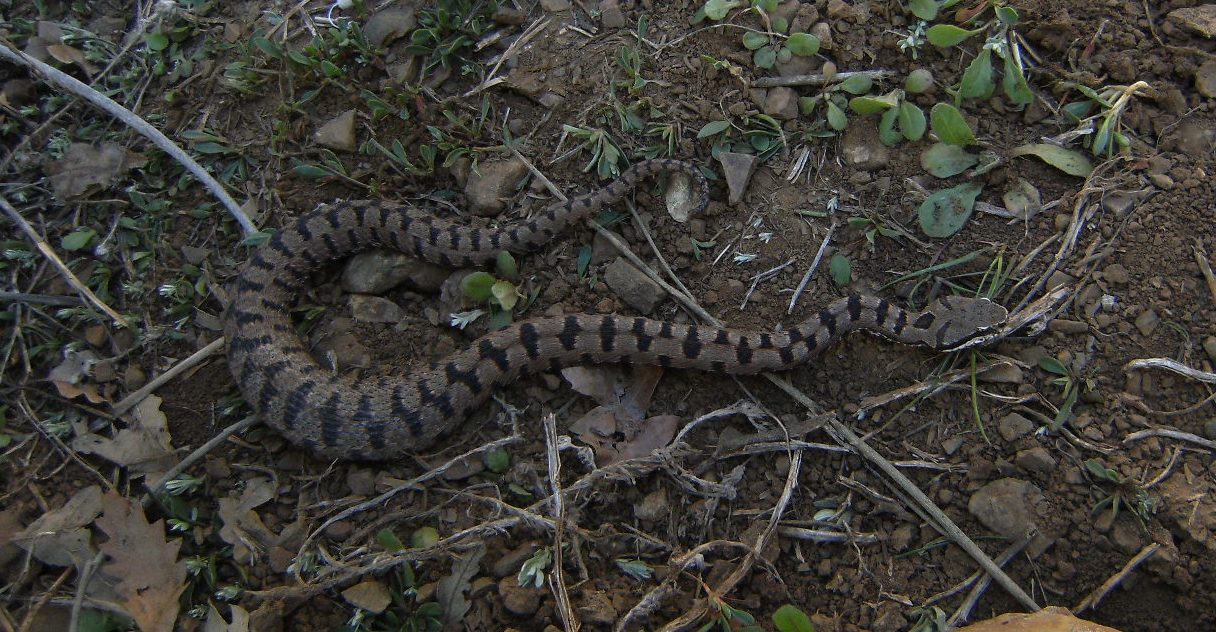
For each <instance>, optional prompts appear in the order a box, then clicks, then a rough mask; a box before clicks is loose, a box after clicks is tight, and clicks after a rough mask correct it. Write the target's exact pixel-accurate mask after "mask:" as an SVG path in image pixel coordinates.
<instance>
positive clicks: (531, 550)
mask: <svg viewBox="0 0 1216 632" xmlns="http://www.w3.org/2000/svg"><path fill="white" fill-rule="evenodd" d="M535 553H536V544H535V543H533V542H525V543H524V544H521V545H520V546H518V547H516V548H514V549H511V550H510V551H507V552H506V553H504V554H503V556H502V557H500V558H498V561H497V562H494V566H492V567H491V568H490V572H491V573H493V575H494V576H495V577H498V578H502V577H509V576H514V575H515V574H516V573H518V572H519V568H520V567H521V566H523V564H524V562H525V561H526V560H528V558H530V557H532V556H533V555H534V554H535Z"/></svg>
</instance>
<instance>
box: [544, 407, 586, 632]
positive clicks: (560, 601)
mask: <svg viewBox="0 0 1216 632" xmlns="http://www.w3.org/2000/svg"><path fill="white" fill-rule="evenodd" d="M543 424H544V427H545V462H546V465H548V469H549V487H551V488H553V496H552V498H553V522H554V525H553V573H552V574H551V575H550V576H549V588H550V589H551V590H552V591H553V597H554V598H555V599H557V615H558V616H559V617H561V620H562V627H563V628H565V629H566V630H578V629H579V627H581V626H580V625H579V622H578V618H577V617H576V616H575V615H574V608H573V607H572V606H571V605H570V594H569V592H568V591H567V589H566V575H565V572H564V569H563V568H562V539H563V536H564V535H565V529H564V526H565V524H566V503H565V502H564V500H565V497H564V496H563V494H562V485H561V480H560V477H561V473H562V460H561V458H560V457H559V456H558V454H557V417H556V416H554V414H553V413H549V414H547V415H545V417H544V419H543Z"/></svg>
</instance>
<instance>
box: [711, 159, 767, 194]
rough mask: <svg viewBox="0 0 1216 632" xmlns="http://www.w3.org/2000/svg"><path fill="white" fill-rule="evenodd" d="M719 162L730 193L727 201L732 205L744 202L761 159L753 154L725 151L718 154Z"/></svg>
mask: <svg viewBox="0 0 1216 632" xmlns="http://www.w3.org/2000/svg"><path fill="white" fill-rule="evenodd" d="M718 162H719V163H721V164H722V172H723V174H724V175H725V177H726V188H727V191H729V195H728V197H727V201H728V202H730V203H731V204H738V203H739V202H742V201H743V194H744V193H747V186H748V184H750V183H751V179H752V174H753V173H755V171H756V166H757V165H758V164H759V162H760V161H759V159H757V158H756V157H755V156H753V155H751V154H740V153H735V152H731V151H724V152H722V153H721V154H718Z"/></svg>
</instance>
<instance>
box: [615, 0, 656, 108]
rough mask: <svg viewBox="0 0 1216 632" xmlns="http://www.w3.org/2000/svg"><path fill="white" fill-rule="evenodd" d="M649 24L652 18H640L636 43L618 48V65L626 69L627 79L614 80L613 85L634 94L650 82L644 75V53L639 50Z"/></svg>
mask: <svg viewBox="0 0 1216 632" xmlns="http://www.w3.org/2000/svg"><path fill="white" fill-rule="evenodd" d="M649 25H650V20H649V19H647V17H646V16H644V15H643V16H642V17H640V18H638V28H637V37H636V38H635V39H634V43H633V44H632V45H629V44H623V45H621V46H619V47H617V49H616V65H618V66H620V67H621V70H623V71H625V79H619V80H617V81H615V82H613V85H614V86H616V87H617V88H621V89H624V90H626V91H627V92H629V94H632V95H637V94H640V93H641V92H642V90H644V89H645V88H646V84H647V83H649V82H648V81H646V79H644V78H643V77H642V54H641V52H639V51H638V46H639V44H640V43H641V42H642V41H643V40H644V39H645V38H646V30H647V27H649Z"/></svg>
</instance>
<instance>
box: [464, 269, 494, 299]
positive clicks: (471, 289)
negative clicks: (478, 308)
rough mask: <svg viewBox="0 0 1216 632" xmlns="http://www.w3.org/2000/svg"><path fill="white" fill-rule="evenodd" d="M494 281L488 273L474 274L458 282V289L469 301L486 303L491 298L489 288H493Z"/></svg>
mask: <svg viewBox="0 0 1216 632" xmlns="http://www.w3.org/2000/svg"><path fill="white" fill-rule="evenodd" d="M494 283H495V279H494V276H493V275H492V274H490V273H489V272H482V271H478V272H474V273H473V274H470V275H469V276H467V277H465V278H464V279H462V280H461V281H460V289H461V290H462V291H463V292H464V295H465V296H467V297H469V298H470V299H472V300H474V301H477V302H481V301H488V300H490V297H491V296H493V294H492V293H491V290H490V288H492V287H494Z"/></svg>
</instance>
